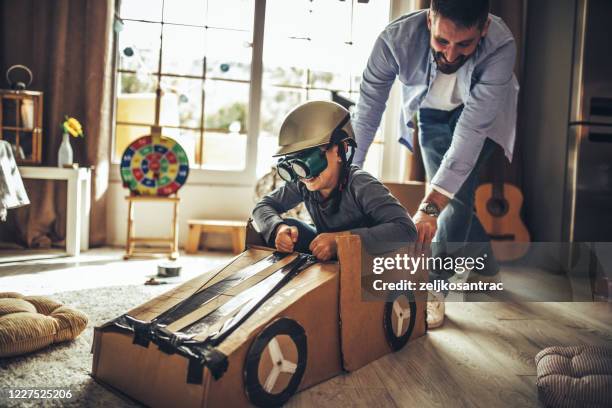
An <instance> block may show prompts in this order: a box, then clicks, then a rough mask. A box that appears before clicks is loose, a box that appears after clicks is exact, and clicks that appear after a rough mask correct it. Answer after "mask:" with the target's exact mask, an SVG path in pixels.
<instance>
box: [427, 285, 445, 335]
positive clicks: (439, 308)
mask: <svg viewBox="0 0 612 408" xmlns="http://www.w3.org/2000/svg"><path fill="white" fill-rule="evenodd" d="M427 298H428V300H427V328H428V329H435V328H436V327H440V326H442V325H443V324H444V311H445V306H444V295H443V294H442V293H440V292H435V293H434V292H428V293H427Z"/></svg>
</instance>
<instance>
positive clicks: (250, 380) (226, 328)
mask: <svg viewBox="0 0 612 408" xmlns="http://www.w3.org/2000/svg"><path fill="white" fill-rule="evenodd" d="M337 242H338V258H339V262H330V263H319V262H317V263H313V264H310V261H311V258H307V257H305V256H304V255H303V254H290V255H288V256H285V257H278V256H277V254H275V253H274V252H273V251H272V250H271V249H266V248H261V247H250V248H248V249H247V250H246V251H245V252H243V253H242V254H240V255H238V256H237V257H235V258H234V259H233V260H231V261H230V262H229V263H227V264H226V265H224V266H222V267H219V268H217V269H216V270H214V271H211V272H209V273H206V274H203V275H201V276H198V277H196V278H194V279H192V280H190V281H188V282H186V283H184V284H183V285H181V286H179V287H177V288H175V289H173V290H170V291H169V292H167V293H165V294H163V295H161V296H158V297H156V298H154V299H152V300H151V301H149V302H147V303H145V304H143V305H141V306H139V307H137V308H135V309H133V310H130V311H128V312H127V313H126V314H124V315H122V316H119V317H118V318H117V319H115V320H113V321H111V322H108V323H106V324H104V325H102V326H100V327H97V328H96V329H95V335H94V345H93V354H94V358H93V376H94V378H95V379H96V380H97V381H100V382H102V383H104V384H106V385H109V386H110V387H112V388H113V389H115V390H118V391H120V392H122V393H124V394H126V395H128V396H129V397H131V398H133V399H135V400H137V401H140V402H141V403H144V404H146V405H148V406H152V407H167V406H180V407H218V406H224V407H227V406H248V405H257V406H278V405H282V404H283V403H284V402H286V401H287V400H288V399H289V398H290V397H291V395H293V394H294V393H295V392H298V391H299V390H302V389H305V388H308V387H310V386H312V385H315V384H317V383H320V382H322V381H324V380H326V379H329V378H331V377H334V376H336V375H338V374H340V373H342V372H343V371H352V370H355V369H357V368H360V367H362V366H364V365H365V364H368V363H369V362H371V361H373V360H375V359H377V358H379V357H381V356H383V355H385V354H387V353H390V352H392V351H394V350H397V349H400V348H402V347H403V346H404V345H405V344H406V342H408V340H412V339H414V338H417V337H419V336H421V335H423V334H424V333H425V331H426V323H425V309H426V306H425V302H423V301H421V300H419V299H415V298H414V297H412V296H403V295H401V294H400V295H398V297H397V298H396V299H391V301H389V302H387V303H385V302H362V301H361V279H362V276H361V275H362V264H367V259H366V258H367V257H368V256H369V255H368V254H367V253H365V251H363V250H362V248H361V241H360V238H359V237H358V236H355V235H347V236H342V237H339V238H338V241H337ZM283 279H285V280H283ZM399 302H403V303H402V305H401V307H399V306H400V305H399ZM398 310H399V311H400V312H399V313H400V315H401V313H402V311H403V312H404V314H403V315H401V317H400V315H397V314H396V313H398ZM395 322H397V323H395ZM398 324H399V325H398Z"/></svg>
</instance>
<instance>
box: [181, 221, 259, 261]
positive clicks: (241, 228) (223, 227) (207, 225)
mask: <svg viewBox="0 0 612 408" xmlns="http://www.w3.org/2000/svg"><path fill="white" fill-rule="evenodd" d="M188 224H189V239H188V241H187V248H185V251H186V252H187V253H188V254H195V253H196V252H198V246H199V245H200V236H201V235H202V233H210V232H217V233H222V234H231V237H232V249H233V251H234V253H235V254H239V253H240V252H242V251H243V250H244V242H245V240H246V225H247V223H246V222H245V221H229V220H189V221H188Z"/></svg>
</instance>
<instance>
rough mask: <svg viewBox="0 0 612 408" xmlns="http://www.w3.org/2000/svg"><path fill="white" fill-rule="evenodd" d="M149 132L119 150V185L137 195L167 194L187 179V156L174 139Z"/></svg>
mask: <svg viewBox="0 0 612 408" xmlns="http://www.w3.org/2000/svg"><path fill="white" fill-rule="evenodd" d="M155 139H156V140H155V141H154V140H153V137H152V136H151V135H149V136H143V137H141V138H138V139H136V140H135V141H134V142H132V144H130V145H129V146H128V147H127V149H125V151H124V152H123V157H122V158H121V178H122V179H123V185H124V186H126V187H127V188H129V189H130V191H132V193H134V194H138V195H157V196H169V195H171V194H174V193H176V192H177V191H178V189H179V188H181V187H182V186H183V184H185V182H186V181H187V175H188V174H189V159H188V158H187V154H185V151H184V150H183V148H182V147H181V145H180V144H178V143H177V142H176V141H175V140H173V139H170V138H167V137H163V138H160V137H156V138H155Z"/></svg>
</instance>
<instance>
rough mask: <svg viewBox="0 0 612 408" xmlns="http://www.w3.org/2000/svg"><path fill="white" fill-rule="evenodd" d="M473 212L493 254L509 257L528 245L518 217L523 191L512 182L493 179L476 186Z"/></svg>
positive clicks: (513, 256) (503, 259) (527, 247)
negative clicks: (488, 238) (487, 236)
mask: <svg viewBox="0 0 612 408" xmlns="http://www.w3.org/2000/svg"><path fill="white" fill-rule="evenodd" d="M475 199H476V214H477V215H478V219H479V220H480V223H481V224H482V226H483V227H484V229H485V231H486V232H487V233H488V234H489V237H491V246H492V247H493V253H494V254H495V257H496V258H497V259H498V260H500V261H512V260H516V259H519V258H521V257H523V256H524V255H525V253H526V252H527V250H528V249H529V245H527V243H528V242H530V237H529V231H527V227H525V224H524V223H523V221H522V220H521V215H520V213H521V206H522V205H523V193H522V192H521V190H520V189H519V188H518V187H516V186H515V185H513V184H510V183H504V182H493V183H484V184H481V185H480V186H479V187H478V188H477V189H476V197H475Z"/></svg>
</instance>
